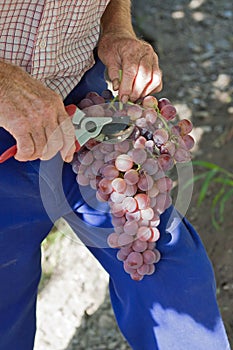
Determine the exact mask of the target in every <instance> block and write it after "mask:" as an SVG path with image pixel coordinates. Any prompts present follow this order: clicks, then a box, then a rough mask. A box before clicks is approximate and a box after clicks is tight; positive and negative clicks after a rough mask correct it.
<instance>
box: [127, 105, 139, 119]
mask: <svg viewBox="0 0 233 350" xmlns="http://www.w3.org/2000/svg"><path fill="white" fill-rule="evenodd" d="M127 115H128V116H129V117H130V119H131V120H137V119H139V118H141V116H142V108H141V107H140V106H137V105H133V106H130V107H129V108H128V111H127Z"/></svg>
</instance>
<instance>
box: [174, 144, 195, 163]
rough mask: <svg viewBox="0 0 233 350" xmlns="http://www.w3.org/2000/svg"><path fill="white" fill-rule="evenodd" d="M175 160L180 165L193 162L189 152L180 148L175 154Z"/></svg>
mask: <svg viewBox="0 0 233 350" xmlns="http://www.w3.org/2000/svg"><path fill="white" fill-rule="evenodd" d="M174 159H175V160H176V161H177V162H179V163H183V162H189V161H190V160H191V156H190V153H189V151H188V150H186V149H184V148H178V149H177V150H176V152H175V154H174Z"/></svg>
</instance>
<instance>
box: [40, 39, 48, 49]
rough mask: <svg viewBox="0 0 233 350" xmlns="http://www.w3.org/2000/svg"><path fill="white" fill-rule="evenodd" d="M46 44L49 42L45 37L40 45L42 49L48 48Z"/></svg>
mask: <svg viewBox="0 0 233 350" xmlns="http://www.w3.org/2000/svg"><path fill="white" fill-rule="evenodd" d="M46 44H47V43H46V40H45V39H41V41H40V44H39V46H40V48H41V49H45V48H46Z"/></svg>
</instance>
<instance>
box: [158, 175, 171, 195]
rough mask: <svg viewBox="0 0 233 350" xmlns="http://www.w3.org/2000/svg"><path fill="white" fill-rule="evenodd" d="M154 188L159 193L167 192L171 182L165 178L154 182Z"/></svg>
mask: <svg viewBox="0 0 233 350" xmlns="http://www.w3.org/2000/svg"><path fill="white" fill-rule="evenodd" d="M156 186H157V188H158V189H159V192H168V191H170V190H171V189H172V186H173V182H172V180H171V179H170V178H169V177H167V176H165V177H162V178H161V179H158V180H157V181H156Z"/></svg>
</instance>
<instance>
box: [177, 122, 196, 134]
mask: <svg viewBox="0 0 233 350" xmlns="http://www.w3.org/2000/svg"><path fill="white" fill-rule="evenodd" d="M178 127H179V128H180V131H181V132H180V134H181V135H182V136H184V135H187V134H189V133H190V132H191V131H192V129H193V124H192V122H191V121H190V120H188V119H182V120H180V121H179V123H178Z"/></svg>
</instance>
